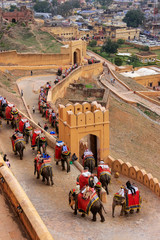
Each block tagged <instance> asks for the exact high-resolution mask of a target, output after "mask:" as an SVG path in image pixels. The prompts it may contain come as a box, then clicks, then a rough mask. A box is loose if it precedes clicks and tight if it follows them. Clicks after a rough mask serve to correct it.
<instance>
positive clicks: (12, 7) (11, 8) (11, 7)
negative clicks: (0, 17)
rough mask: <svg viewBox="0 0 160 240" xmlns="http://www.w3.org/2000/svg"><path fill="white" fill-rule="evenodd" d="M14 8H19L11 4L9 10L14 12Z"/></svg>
mask: <svg viewBox="0 0 160 240" xmlns="http://www.w3.org/2000/svg"><path fill="white" fill-rule="evenodd" d="M16 9H17V10H19V8H17V7H16V6H15V5H11V6H10V9H9V12H14V10H16Z"/></svg>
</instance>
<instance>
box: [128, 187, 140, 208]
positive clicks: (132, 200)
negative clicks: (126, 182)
mask: <svg viewBox="0 0 160 240" xmlns="http://www.w3.org/2000/svg"><path fill="white" fill-rule="evenodd" d="M135 190H136V193H135V194H133V195H132V193H131V191H130V190H129V191H128V193H126V195H125V197H126V208H125V210H126V211H130V210H131V209H140V205H141V200H140V194H139V190H138V188H136V187H135Z"/></svg>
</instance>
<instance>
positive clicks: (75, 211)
mask: <svg viewBox="0 0 160 240" xmlns="http://www.w3.org/2000/svg"><path fill="white" fill-rule="evenodd" d="M77 209H78V195H77V194H76V195H75V209H74V214H75V215H77Z"/></svg>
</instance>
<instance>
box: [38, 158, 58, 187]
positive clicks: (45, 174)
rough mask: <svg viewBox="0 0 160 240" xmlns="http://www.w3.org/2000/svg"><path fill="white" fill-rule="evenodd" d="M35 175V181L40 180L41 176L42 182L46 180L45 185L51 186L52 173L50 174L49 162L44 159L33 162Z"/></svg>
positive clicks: (50, 166)
mask: <svg viewBox="0 0 160 240" xmlns="http://www.w3.org/2000/svg"><path fill="white" fill-rule="evenodd" d="M36 173H37V179H39V178H40V174H41V176H42V181H43V182H45V179H46V180H47V185H53V184H54V183H53V173H52V165H51V163H50V161H47V160H46V159H42V160H37V159H36V158H35V160H34V175H35V174H36Z"/></svg>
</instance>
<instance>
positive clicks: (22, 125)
mask: <svg viewBox="0 0 160 240" xmlns="http://www.w3.org/2000/svg"><path fill="white" fill-rule="evenodd" d="M25 122H27V118H21V121H20V122H19V131H20V132H21V133H23V129H24V124H25Z"/></svg>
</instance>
